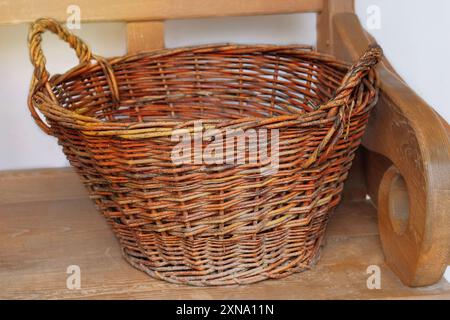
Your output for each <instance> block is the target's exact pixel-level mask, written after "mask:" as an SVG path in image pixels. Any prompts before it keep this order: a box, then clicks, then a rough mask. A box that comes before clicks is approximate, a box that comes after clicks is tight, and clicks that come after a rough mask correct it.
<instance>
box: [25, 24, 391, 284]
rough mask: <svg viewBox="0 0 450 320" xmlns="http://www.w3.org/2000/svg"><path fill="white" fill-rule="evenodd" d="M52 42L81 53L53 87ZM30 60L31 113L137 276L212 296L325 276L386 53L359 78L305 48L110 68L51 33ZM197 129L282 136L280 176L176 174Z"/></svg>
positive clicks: (373, 54) (225, 168)
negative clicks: (377, 69)
mask: <svg viewBox="0 0 450 320" xmlns="http://www.w3.org/2000/svg"><path fill="white" fill-rule="evenodd" d="M46 30H50V31H52V32H54V33H56V34H58V35H59V36H60V37H61V38H62V39H64V40H65V41H67V42H68V43H69V44H70V46H71V47H73V48H74V49H75V51H76V53H77V55H78V57H79V58H80V64H79V65H78V66H77V67H75V68H74V69H71V70H70V71H68V72H67V73H65V74H63V75H55V76H53V77H51V78H50V77H49V74H48V72H47V71H46V69H45V58H44V56H43V53H42V50H41V47H40V43H41V33H43V32H44V31H46ZM29 47H30V53H31V54H30V55H31V61H32V63H33V65H34V66H35V72H34V74H33V79H32V84H31V88H30V96H29V107H30V111H31V113H32V115H33V117H34V118H35V119H36V122H37V123H38V124H39V125H40V126H41V128H43V129H44V130H45V131H46V132H47V133H50V134H52V135H54V136H56V137H57V138H58V141H59V143H60V144H61V145H62V147H63V150H64V153H65V154H66V155H67V158H68V159H69V161H70V163H71V165H72V166H74V167H75V168H76V170H77V172H78V173H79V175H80V176H81V178H82V179H83V182H84V184H85V185H86V187H87V188H88V190H89V192H90V196H91V198H92V199H93V200H94V201H95V203H96V205H97V207H98V208H99V210H100V211H101V212H102V213H103V215H104V216H105V217H106V219H107V221H108V223H109V224H110V225H111V227H112V229H113V231H114V233H115V234H116V236H117V237H118V239H119V241H120V244H121V247H122V248H123V253H124V256H125V257H126V259H127V260H128V261H129V262H130V263H131V264H132V265H133V266H135V267H136V268H138V269H140V270H143V271H145V272H147V273H148V274H150V275H151V276H153V277H156V278H159V279H164V280H166V281H170V282H174V283H185V284H191V285H198V286H205V285H232V284H248V283H252V282H256V281H261V280H264V279H268V278H281V277H284V276H287V275H289V274H291V273H293V272H298V271H302V270H305V269H307V268H309V267H310V266H311V265H312V263H314V261H315V259H316V258H317V255H318V252H319V249H320V245H321V239H322V237H323V234H324V230H325V227H326V223H327V219H328V217H329V214H330V213H331V211H332V209H333V208H334V207H335V206H336V205H337V204H338V203H339V200H340V193H341V191H342V188H343V183H344V180H345V179H346V177H347V172H348V170H349V168H350V166H351V162H352V159H353V157H354V152H355V150H356V149H357V148H358V146H359V144H360V141H361V137H362V135H363V133H364V128H365V126H366V123H367V120H368V116H369V111H370V110H371V109H372V107H373V106H374V104H375V103H376V100H377V88H376V83H375V77H374V72H373V71H372V69H373V67H374V66H375V65H376V63H377V62H378V61H379V60H380V58H381V54H382V53H381V49H380V48H379V47H378V46H373V47H371V48H369V49H368V51H367V52H366V53H365V54H364V55H363V57H362V58H361V59H360V60H359V61H358V62H357V63H355V64H354V65H353V66H350V65H347V64H346V63H342V62H339V61H336V60H335V59H334V58H333V57H331V56H328V55H323V54H320V53H317V52H315V51H314V50H313V49H312V48H310V47H306V46H268V45H252V46H243V45H214V46H201V47H190V48H181V49H171V50H163V51H155V52H149V53H142V54H137V55H127V56H123V57H118V58H112V59H104V58H101V57H99V56H95V55H93V54H91V52H90V51H89V48H88V47H87V46H86V45H85V44H84V43H83V42H82V41H81V40H80V39H78V38H77V37H75V36H74V35H72V34H70V33H69V32H68V31H67V30H66V29H65V28H63V27H62V26H60V25H59V24H57V23H56V22H54V21H53V20H50V19H40V20H38V21H36V22H35V23H34V24H33V25H32V27H31V29H30V34H29ZM36 110H39V111H40V113H42V114H43V115H44V116H45V119H46V122H44V121H42V120H41V119H40V118H39V114H38V113H37V112H36ZM198 121H201V127H200V131H201V132H204V131H206V130H207V129H217V131H218V132H220V133H224V132H225V131H226V130H227V129H233V130H238V129H242V130H243V131H245V130H249V129H254V130H258V129H267V130H274V129H277V130H278V132H279V142H278V148H279V153H278V155H279V165H278V170H277V171H276V173H273V174H268V175H267V174H262V173H261V171H260V170H259V169H261V167H263V166H264V165H265V164H264V163H263V162H262V161H260V162H258V163H257V164H255V163H241V164H239V163H237V162H236V163H233V164H205V163H191V164H178V165H177V164H175V163H174V162H173V158H172V151H173V149H174V147H176V145H177V142H176V141H173V139H172V135H173V134H174V133H176V132H178V131H180V129H185V131H187V132H193V130H194V129H192V128H194V124H195V123H199V122H198ZM177 130H178V131H177ZM193 137H195V135H194V134H193ZM272 144H273V142H270V143H269V144H268V146H269V145H270V146H271V145H272ZM207 145H208V141H203V140H202V141H200V146H202V147H206V146H207ZM248 148H249V146H248ZM246 151H248V150H247V149H246ZM236 156H238V157H239V156H240V155H239V154H236ZM61 187H63V186H61Z"/></svg>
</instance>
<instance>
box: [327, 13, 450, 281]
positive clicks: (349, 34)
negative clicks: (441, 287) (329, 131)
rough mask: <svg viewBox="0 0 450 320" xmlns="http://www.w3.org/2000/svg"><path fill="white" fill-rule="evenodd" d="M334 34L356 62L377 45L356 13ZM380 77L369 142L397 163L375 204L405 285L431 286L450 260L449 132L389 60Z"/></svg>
mask: <svg viewBox="0 0 450 320" xmlns="http://www.w3.org/2000/svg"><path fill="white" fill-rule="evenodd" d="M333 30H334V31H333V32H334V44H333V45H334V47H333V53H334V54H335V55H336V56H338V57H339V58H341V59H345V60H354V59H356V58H357V57H358V56H359V55H360V54H361V52H363V51H364V49H365V48H366V47H367V46H368V44H369V43H371V42H372V40H371V38H370V36H368V35H367V34H366V32H365V31H364V30H363V28H362V26H361V24H360V22H359V19H358V18H357V16H356V15H355V14H353V13H340V14H336V15H335V16H334V18H333ZM377 72H378V76H379V81H380V100H379V103H378V104H377V106H376V107H375V110H374V111H373V113H372V115H371V119H370V121H369V125H368V127H367V131H366V135H365V137H364V139H363V145H364V147H366V148H367V149H368V150H370V151H373V152H376V153H378V154H381V155H382V156H384V157H385V158H387V159H389V161H385V162H384V164H382V166H384V168H385V169H387V170H383V171H382V173H383V176H382V178H381V183H380V185H379V186H378V192H375V194H376V195H375V196H376V198H377V199H374V201H375V202H376V203H377V206H378V212H379V228H380V236H381V241H382V245H383V250H384V253H385V257H386V262H387V263H388V264H389V266H390V267H391V268H392V270H393V271H394V272H395V273H396V274H397V275H398V276H399V277H400V279H401V280H402V281H403V282H404V283H405V284H407V285H409V286H425V285H431V284H434V283H436V282H437V281H439V280H440V279H441V278H442V275H443V273H444V271H445V268H446V265H447V262H448V258H449V247H450V138H449V134H448V131H447V130H448V127H446V126H447V125H446V124H445V121H443V120H442V119H441V118H440V117H439V116H438V115H437V113H435V112H434V110H433V109H432V108H431V107H430V106H429V105H428V104H427V103H426V102H425V101H424V100H423V99H421V98H420V97H419V96H418V95H417V94H416V93H415V92H414V91H413V90H411V89H410V88H409V87H408V86H407V85H406V84H405V82H403V81H402V80H401V79H400V77H399V76H397V75H396V74H395V71H393V69H392V68H391V67H390V64H389V62H388V61H386V60H385V59H384V61H383V63H381V64H380V65H379V67H378V68H377ZM386 163H387V165H386Z"/></svg>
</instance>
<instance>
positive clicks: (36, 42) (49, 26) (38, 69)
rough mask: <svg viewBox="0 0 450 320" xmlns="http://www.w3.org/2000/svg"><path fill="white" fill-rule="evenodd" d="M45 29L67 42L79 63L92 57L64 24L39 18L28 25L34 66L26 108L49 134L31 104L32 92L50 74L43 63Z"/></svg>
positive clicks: (43, 82) (44, 81)
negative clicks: (42, 44)
mask: <svg viewBox="0 0 450 320" xmlns="http://www.w3.org/2000/svg"><path fill="white" fill-rule="evenodd" d="M45 31H51V32H53V33H54V34H56V35H57V36H58V37H59V38H60V39H62V40H64V41H65V42H67V43H68V44H69V45H70V46H71V47H72V49H74V50H75V52H76V54H77V57H78V59H79V61H80V63H84V62H89V61H90V60H91V59H92V57H93V56H92V53H91V50H90V49H89V47H88V46H87V45H86V44H85V43H84V42H83V40H81V39H80V38H78V37H77V36H75V35H74V34H72V33H71V32H70V31H69V30H67V29H66V28H65V27H64V26H62V25H61V24H60V23H58V22H57V21H55V20H53V19H49V18H41V19H38V20H36V21H35V22H34V23H33V24H32V25H31V27H30V30H29V33H28V49H29V51H30V60H31V63H32V64H33V66H34V71H33V75H32V78H31V84H30V91H29V95H28V109H29V110H30V112H31V115H32V117H33V118H34V120H35V121H36V123H37V124H38V125H39V127H40V128H41V129H42V130H44V131H45V132H46V133H47V134H50V128H49V126H48V125H47V124H45V122H44V121H43V120H42V119H41V117H40V116H39V115H38V113H37V112H36V109H35V107H34V106H33V101H32V97H33V95H34V93H35V92H36V91H37V90H38V89H39V88H41V87H43V86H45V85H46V83H48V80H49V77H50V74H49V73H48V71H47V69H46V67H45V64H46V60H45V56H44V52H43V51H42V46H41V43H42V34H43V33H44V32H45Z"/></svg>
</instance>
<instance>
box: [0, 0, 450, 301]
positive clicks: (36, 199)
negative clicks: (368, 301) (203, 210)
mask: <svg viewBox="0 0 450 320" xmlns="http://www.w3.org/2000/svg"><path fill="white" fill-rule="evenodd" d="M71 2H72V1H70V0H60V1H51V0H39V1H38V0H15V1H3V2H1V3H0V24H7V23H28V22H32V21H34V20H35V19H36V18H39V17H43V16H48V17H53V18H56V19H58V20H60V21H65V20H66V18H67V12H66V10H67V6H68V5H70V4H71ZM77 5H79V6H80V7H81V8H83V14H82V19H83V21H97V22H101V21H125V22H126V23H127V36H128V38H127V44H128V50H129V51H130V52H138V51H142V50H153V49H160V48H162V47H163V46H164V21H165V20H170V19H182V18H205V17H220V16H250V15H267V14H284V13H297V12H315V13H317V14H318V25H317V31H318V33H317V35H318V39H317V46H318V49H319V50H320V51H323V52H328V53H331V54H334V55H336V56H337V57H338V58H340V59H344V60H349V61H350V60H354V59H356V58H357V57H358V56H359V55H360V54H361V53H362V51H363V50H364V49H365V48H366V47H367V46H368V44H369V43H372V42H374V40H373V38H372V37H371V36H370V35H369V34H368V33H367V32H366V31H364V29H363V28H362V26H361V24H360V22H359V20H358V18H357V16H356V15H355V13H354V3H353V1H352V0H283V1H273V0H246V1H241V0H190V1H183V0H127V1H120V0H108V1H91V0H78V1H77ZM377 72H378V75H379V79H380V88H381V96H380V101H379V103H378V105H377V106H376V108H375V110H374V112H373V114H372V116H371V119H370V123H369V126H368V128H367V132H366V134H365V136H364V139H363V146H364V148H362V149H361V150H360V152H359V154H358V157H357V158H356V159H355V162H354V166H353V168H352V172H351V174H350V177H349V179H348V181H347V183H346V190H345V191H344V201H343V203H342V204H341V205H340V207H339V209H338V210H337V213H336V215H335V216H334V218H332V221H331V224H330V228H329V230H328V235H327V239H328V243H329V245H328V248H326V249H325V251H324V257H323V259H322V260H321V262H319V264H318V266H317V268H316V269H315V270H313V271H310V272H306V273H303V274H299V275H295V276H292V277H290V278H289V279H287V280H281V281H268V282H264V283H263V284H257V285H255V286H254V287H253V288H251V289H249V288H245V287H244V288H239V289H232V290H231V291H230V290H229V289H223V288H222V289H221V288H210V289H202V290H204V291H199V290H198V289H192V288H185V287H178V286H175V285H171V284H165V283H162V282H160V281H157V280H153V279H150V278H148V277H146V276H145V275H143V274H140V273H139V272H138V271H136V270H134V269H133V268H132V267H128V266H127V265H126V263H125V262H124V261H122V260H121V258H120V254H119V249H118V246H117V244H116V243H115V242H114V239H113V238H112V234H110V232H109V231H108V230H107V226H106V224H105V223H104V222H103V221H102V220H101V219H100V215H98V216H97V217H96V216H95V213H94V212H95V210H94V209H93V206H92V205H91V204H90V202H89V201H88V200H87V194H86V193H85V191H84V189H83V188H82V186H81V183H80V182H79V181H78V180H77V177H76V176H75V174H74V173H73V171H72V170H71V169H48V170H31V171H20V172H18V171H13V172H11V171H10V172H1V173H0V221H2V223H0V229H1V230H2V231H1V234H0V239H1V240H0V241H1V243H2V245H3V248H4V249H2V250H1V251H0V279H1V282H2V283H5V282H6V283H7V285H6V286H3V288H4V289H3V292H2V293H0V298H1V297H2V295H6V297H18V298H25V297H40V298H54V297H58V298H70V297H102V298H103V297H112V298H116V297H137V298H139V297H141V298H174V297H177V298H226V297H230V296H232V297H234V298H283V297H284V298H329V297H340V298H351V297H359V298H363V297H369V298H392V297H447V298H449V297H450V296H449V292H450V286H449V284H448V283H447V282H445V280H442V275H443V273H444V270H445V268H446V266H447V264H448V261H449V248H450V209H449V208H450V137H449V136H450V127H449V126H448V124H447V123H446V122H445V121H444V120H443V119H442V118H440V117H439V115H438V114H436V113H435V111H434V110H433V109H432V108H431V107H430V106H429V105H427V103H426V102H424V100H423V99H421V98H420V97H419V96H418V95H417V94H416V93H415V92H414V91H413V90H411V89H410V88H409V87H408V85H407V84H406V83H405V82H404V81H403V80H402V79H401V78H400V77H399V76H398V75H397V74H396V72H395V70H394V69H393V68H392V67H391V65H390V63H389V62H388V61H387V60H386V59H384V60H383V62H382V64H381V65H379V67H378V69H377ZM368 196H369V197H370V199H371V200H369V197H368ZM376 211H378V219H377V218H376V216H375V212H376ZM42 216H45V218H46V219H47V220H46V221H47V222H48V224H46V225H44V224H43V223H41V222H39V221H42V219H43V218H42ZM38 217H39V219H38ZM377 221H378V228H377ZM33 222H36V223H37V224H33ZM40 223H41V224H40ZM379 239H381V246H382V252H383V253H384V256H383V254H382V252H381V250H380V242H379ZM46 248H53V250H54V251H48V250H47V249H46ZM39 250H44V251H45V250H47V251H45V253H44V254H41V253H42V252H41V253H40V252H39ZM333 250H334V251H333ZM69 257H72V258H73V260H74V261H75V260H76V262H77V261H80V262H78V263H81V264H83V270H86V272H87V273H88V275H87V277H89V276H90V277H94V274H96V275H99V274H101V276H100V280H101V279H103V280H105V281H107V280H108V279H109V278H108V277H111V279H109V280H111V281H112V283H107V284H105V283H104V281H103V282H102V281H100V280H98V279H94V278H92V279H91V280H92V281H91V282H90V283H89V284H88V289H84V291H83V290H82V291H77V292H72V291H68V290H67V289H66V288H65V282H64V281H65V280H64V279H65V278H64V277H65V276H66V274H65V273H64V272H65V270H63V272H61V268H63V267H64V266H65V265H68V264H70V261H69V260H71V259H69ZM383 257H384V258H383ZM384 261H385V262H384ZM78 263H76V264H78ZM370 264H378V265H380V266H381V268H382V270H383V275H384V274H387V276H386V277H385V278H383V279H387V280H383V281H386V282H384V285H385V286H387V287H386V288H387V289H386V290H384V291H383V290H381V291H379V292H377V290H368V289H367V286H366V283H365V279H366V278H367V276H368V275H367V274H366V267H367V266H369V265H370ZM386 266H389V268H390V269H391V270H392V271H393V272H394V273H395V274H396V275H397V276H398V278H399V279H400V280H401V281H402V282H403V284H405V285H407V286H411V287H420V286H429V285H433V284H436V283H437V284H436V285H435V286H433V287H431V289H428V290H421V289H416V290H413V289H410V288H407V287H406V286H403V285H402V284H401V283H400V281H398V279H396V277H394V276H393V274H391V273H390V271H389V270H388V268H386ZM339 268H341V269H339ZM113 271H114V272H113ZM384 271H385V272H384ZM39 274H44V276H40V275H39ZM333 277H335V278H334V280H333ZM60 278H61V279H62V280H61V279H60ZM56 279H60V280H61V281H62V282H59V283H57V284H55V283H56V282H55V281H56ZM351 279H353V280H351ZM52 281H53V282H52ZM86 281H89V280H86ZM333 281H334V282H333ZM54 282H55V283H54ZM39 286H40V287H39ZM342 286H344V287H342ZM174 287H177V288H179V290H178V291H173V288H174ZM325 287H326V288H325ZM5 288H6V290H5ZM257 288H260V289H261V291H257V290H256V289H257ZM303 288H308V290H306V291H307V292H309V293H306V291H305V290H303ZM324 288H325V289H324ZM330 288H335V290H334V291H333V290H331V289H330ZM174 292H176V293H174ZM255 292H257V293H255ZM255 294H256V296H255Z"/></svg>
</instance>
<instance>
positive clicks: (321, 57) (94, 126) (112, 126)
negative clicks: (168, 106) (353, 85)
mask: <svg viewBox="0 0 450 320" xmlns="http://www.w3.org/2000/svg"><path fill="white" fill-rule="evenodd" d="M229 51H232V54H235V55H238V54H244V53H253V54H255V53H257V54H269V53H278V54H280V53H281V54H285V55H287V56H295V57H298V58H299V59H301V58H303V59H308V60H311V61H320V62H322V63H326V64H328V65H330V66H331V67H333V68H337V69H340V70H341V71H343V72H344V73H345V72H346V71H348V69H349V68H350V66H351V63H348V62H345V61H342V60H339V59H336V58H335V57H334V56H333V55H330V54H326V53H321V52H318V51H317V50H316V49H315V48H314V47H313V46H311V45H302V44H293V45H275V44H235V43H217V44H206V45H195V46H182V47H176V48H166V49H162V50H152V51H145V52H139V53H131V54H125V55H122V56H115V57H109V58H102V57H100V56H94V58H95V57H98V58H101V59H104V61H107V63H109V64H110V65H111V66H114V65H115V64H119V63H127V62H133V61H136V60H140V59H146V58H154V59H157V58H162V57H170V56H175V55H179V54H184V53H189V52H192V53H194V54H196V53H211V52H223V53H226V52H229ZM95 60H96V59H93V60H90V61H88V62H83V63H79V64H77V65H76V66H74V67H72V68H70V69H69V70H67V71H66V72H64V73H62V74H55V75H53V76H52V77H51V78H50V79H49V81H48V84H49V86H50V88H51V87H53V86H56V85H58V84H60V83H62V82H64V81H67V80H69V79H71V78H73V77H77V76H79V75H81V74H83V73H86V72H97V71H100V70H102V67H101V65H100V63H98V61H97V62H96V61H95ZM50 88H47V92H46V93H44V92H43V90H42V89H43V88H41V89H40V90H36V91H35V92H34V94H33V95H32V97H31V98H32V102H33V104H34V105H35V107H36V108H37V109H39V110H40V111H41V112H42V113H44V115H45V116H46V117H47V118H50V119H52V118H53V120H56V121H58V122H59V123H60V124H61V125H63V126H64V125H65V124H66V126H69V127H71V128H78V129H81V130H84V131H91V134H92V135H102V136H108V135H120V136H122V135H125V136H127V138H130V137H129V135H134V134H139V136H140V137H142V133H143V132H147V134H146V137H157V136H161V134H163V133H162V132H160V133H153V134H152V133H149V130H151V128H153V129H155V128H163V127H167V129H169V127H171V128H172V129H178V128H183V127H185V126H189V125H191V124H192V123H193V121H202V123H207V124H214V127H222V126H228V125H233V124H236V123H243V122H247V123H248V125H250V124H253V126H270V125H272V126H276V123H277V122H281V121H295V122H298V123H297V125H298V124H300V123H302V124H303V125H304V126H310V125H311V122H315V120H319V119H320V118H322V119H323V113H324V112H327V111H328V109H329V108H331V107H335V106H336V102H337V101H336V99H335V98H336V94H333V96H332V97H331V98H330V99H329V100H328V101H326V102H324V103H321V104H320V105H319V106H318V109H316V110H313V111H308V112H305V113H298V114H296V113H294V112H293V113H292V114H291V115H279V116H267V117H252V116H243V117H242V118H239V119H230V118H222V119H218V118H216V119H196V120H189V119H180V120H170V119H168V120H167V121H152V120H150V121H146V122H137V121H129V122H114V121H108V120H106V119H98V118H96V117H93V116H85V115H81V114H79V113H77V112H75V111H74V110H70V109H66V108H64V107H62V106H61V105H60V104H59V103H58V102H57V101H56V99H55V98H54V97H51V96H50V93H49V89H50ZM35 98H39V99H40V100H42V102H43V103H36V102H35V101H34V100H35ZM61 117H63V118H64V119H65V121H61ZM333 119H334V118H332V119H330V120H331V121H332V120H333ZM70 120H72V121H70ZM308 120H309V121H308ZM308 123H310V124H309V125H308ZM172 129H170V130H168V131H167V133H165V134H169V133H168V132H169V131H170V132H171V131H172ZM111 130H112V131H111ZM100 131H102V132H100ZM95 132H96V133H95ZM165 134H163V135H165ZM125 136H124V137H125Z"/></svg>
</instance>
